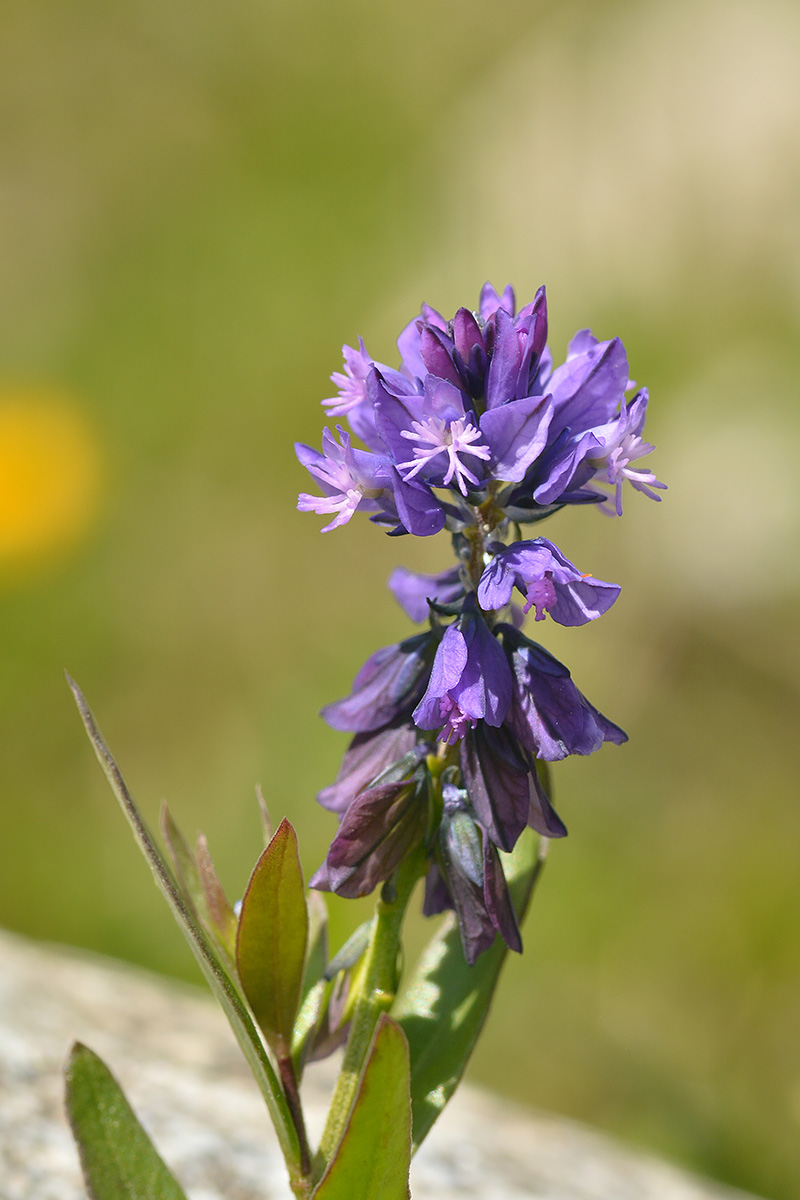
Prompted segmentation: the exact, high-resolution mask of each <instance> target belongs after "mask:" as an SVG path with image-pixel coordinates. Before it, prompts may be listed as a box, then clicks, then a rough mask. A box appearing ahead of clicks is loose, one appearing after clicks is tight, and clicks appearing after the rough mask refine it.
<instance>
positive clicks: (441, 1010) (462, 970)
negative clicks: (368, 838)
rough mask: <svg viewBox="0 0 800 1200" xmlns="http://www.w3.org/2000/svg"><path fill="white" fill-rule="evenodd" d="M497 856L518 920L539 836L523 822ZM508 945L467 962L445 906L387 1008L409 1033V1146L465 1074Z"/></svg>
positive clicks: (536, 865)
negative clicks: (400, 990)
mask: <svg viewBox="0 0 800 1200" xmlns="http://www.w3.org/2000/svg"><path fill="white" fill-rule="evenodd" d="M543 844H544V843H543ZM502 858H503V869H504V872H505V876H506V879H507V880H508V884H509V890H510V892H511V897H512V900H513V902H514V908H515V910H516V913H517V916H518V917H519V920H520V922H521V921H522V918H523V917H524V915H525V912H526V911H527V908H528V904H529V902H530V898H531V895H532V893H533V888H534V885H535V883H536V880H537V878H538V876H539V873H540V871H541V868H542V864H543V861H544V860H543V856H542V854H541V851H540V848H539V839H537V837H536V835H535V834H534V833H533V831H532V830H531V829H526V830H525V831H524V833H523V834H522V835H521V837H520V838H519V840H518V842H517V844H516V846H515V847H514V850H513V852H512V853H511V854H508V855H502ZM507 953H508V948H507V947H506V944H505V942H504V941H503V940H502V938H500V937H497V938H496V939H495V941H494V944H493V945H492V946H490V947H489V949H488V950H485V951H484V953H483V954H481V955H480V957H479V958H478V960H477V962H476V963H475V965H474V966H472V967H470V966H469V965H468V964H467V962H466V960H465V958H464V951H463V949H462V947H461V939H460V937H459V933H458V928H457V926H456V923H455V919H454V916H453V914H452V913H451V914H449V915H448V917H447V918H446V919H445V921H444V923H443V925H442V927H441V929H440V930H439V932H438V933H437V934H436V935H435V936H434V937H433V938H432V939H431V941H430V942H429V944H428V946H427V947H426V949H425V950H424V951H423V953H422V956H421V958H420V960H419V962H418V963H417V966H416V969H415V971H414V974H413V975H412V977H411V979H410V980H409V981H408V984H407V985H406V987H405V988H404V990H403V994H402V996H401V997H400V998H399V1000H398V1001H397V1003H396V1005H395V1007H394V1009H393V1013H392V1015H393V1016H394V1018H395V1020H396V1021H397V1023H398V1024H399V1025H400V1027H401V1028H402V1030H403V1032H404V1033H405V1035H406V1038H407V1040H408V1047H409V1054H410V1057H411V1105H412V1112H413V1143H414V1149H415V1150H416V1149H417V1148H418V1147H419V1146H420V1144H421V1143H422V1142H423V1141H424V1139H425V1137H426V1136H427V1134H428V1133H429V1132H430V1129H431V1126H432V1125H433V1123H434V1122H435V1121H436V1119H437V1117H438V1116H439V1114H440V1113H441V1111H442V1109H443V1108H444V1106H445V1104H446V1103H447V1101H448V1100H449V1099H450V1097H451V1096H452V1094H453V1092H454V1091H455V1089H456V1087H457V1086H458V1083H459V1081H460V1079H461V1076H462V1075H463V1074H464V1070H465V1068H466V1065H467V1063H468V1061H469V1058H470V1055H471V1054H472V1051H473V1049H474V1048H475V1043H476V1042H477V1040H478V1036H479V1035H480V1032H481V1029H482V1028H483V1024H484V1021H485V1020H486V1017H487V1014H488V1012H489V1006H490V1004H491V1000H492V996H493V994H494V990H495V987H496V986H497V981H498V977H499V975H500V969H501V967H502V965H503V963H504V962H505V958H506V954H507Z"/></svg>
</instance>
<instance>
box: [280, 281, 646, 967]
mask: <svg viewBox="0 0 800 1200" xmlns="http://www.w3.org/2000/svg"><path fill="white" fill-rule="evenodd" d="M398 349H399V351H400V358H401V366H400V369H399V370H395V369H393V368H391V367H388V366H384V365H383V364H382V363H378V362H375V361H374V360H373V359H372V358H370V356H369V355H368V353H367V351H366V349H365V347H364V343H363V342H362V341H359V347H358V349H353V348H352V347H350V346H345V347H344V358H345V362H344V372H342V373H338V372H337V373H336V374H334V375H333V376H332V380H333V382H334V383H335V384H336V385H337V387H338V395H337V396H335V397H333V398H331V399H328V400H324V401H323V405H324V406H325V407H326V408H327V410H328V412H329V414H330V415H331V416H334V417H345V418H346V419H347V421H348V423H349V425H350V429H351V431H352V433H353V434H354V435H355V436H356V437H357V438H358V439H359V440H360V441H361V442H362V443H363V444H364V446H366V447H367V449H359V448H357V447H355V446H354V445H353V444H352V443H351V438H350V434H349V433H348V432H346V430H345V429H344V428H342V426H341V425H338V426H337V433H338V439H337V437H335V436H334V435H333V434H332V433H331V432H330V431H329V430H327V429H326V430H325V433H324V434H323V441H322V452H321V453H320V452H319V451H317V450H314V449H312V448H311V447H310V446H305V445H298V446H297V448H296V449H297V455H298V458H299V459H300V462H301V463H302V464H303V466H305V467H306V468H307V470H308V471H309V473H310V474H311V476H312V477H313V479H314V480H315V481H316V483H317V485H318V486H319V488H320V490H321V492H322V493H323V494H322V495H321V496H320V495H310V494H307V493H302V494H301V495H300V497H299V500H298V508H299V509H301V510H302V511H314V512H316V513H319V514H322V515H325V516H326V517H330V518H331V519H330V521H329V522H328V524H327V525H326V526H325V530H329V529H334V528H336V527H337V526H339V525H342V524H344V523H345V522H346V521H349V520H350V518H351V517H352V515H353V513H355V512H356V511H362V512H368V513H370V514H371V520H372V521H373V522H375V523H377V524H379V525H382V526H384V527H386V528H387V530H388V532H389V533H391V534H393V535H395V536H397V535H401V534H414V535H416V536H419V537H428V536H430V535H432V534H435V533H438V532H439V531H440V530H442V529H447V530H448V532H449V533H450V534H451V536H452V541H453V547H454V550H455V555H456V565H455V566H453V567H451V568H449V569H448V570H445V571H443V572H442V573H441V574H439V575H433V576H430V575H418V574H415V573H414V572H411V571H408V570H406V569H405V568H402V567H400V568H397V570H395V571H394V572H393V574H392V576H391V578H390V580H389V586H390V588H391V590H392V592H393V594H394V596H395V597H396V599H397V600H398V602H399V603H400V604H401V606H402V607H403V608H404V610H405V611H406V613H407V614H408V616H409V617H410V618H411V620H412V621H414V622H417V623H421V622H424V621H427V623H428V629H427V631H426V632H424V633H421V634H418V635H416V636H414V637H410V638H408V639H406V640H405V641H403V642H400V643H399V644H398V645H394V646H388V647H385V648H384V649H382V650H379V651H378V652H377V653H376V654H374V655H372V657H371V658H370V659H369V660H368V661H367V662H366V663H365V665H364V666H363V667H362V669H361V671H360V672H359V673H358V675H357V676H356V678H355V680H354V682H353V688H352V692H351V694H350V695H349V696H347V697H346V698H345V699H343V700H340V701H338V702H337V703H334V704H331V705H328V707H327V708H325V709H324V710H323V716H324V717H325V719H326V720H327V721H328V723H329V724H330V725H332V726H333V727H334V728H335V729H340V730H342V731H346V732H349V733H352V734H354V735H355V736H354V738H353V740H352V742H351V744H350V747H349V749H348V750H347V752H346V754H345V757H344V761H343V763H342V767H341V770H340V772H339V775H338V777H337V779H336V781H335V783H333V784H332V785H331V786H330V787H328V788H326V789H325V790H324V791H323V792H321V793H320V796H319V800H320V803H321V804H322V805H323V806H325V807H326V808H329V809H331V810H332V811H334V812H335V813H336V814H337V815H338V816H339V818H340V825H339V830H338V833H337V835H336V837H335V838H334V840H333V843H332V845H331V847H330V850H329V852H328V856H327V859H326V861H325V863H324V864H323V866H322V867H321V868H320V870H319V871H318V872H317V874H316V875H315V877H314V879H313V880H312V883H313V884H314V886H316V887H319V888H323V889H325V888H327V889H330V890H332V891H335V892H337V893H339V894H340V895H345V896H360V895H364V894H366V893H367V892H369V891H371V890H372V889H373V888H374V887H375V886H376V885H377V883H379V882H380V881H382V880H385V879H388V878H389V876H390V875H391V874H392V873H393V872H394V870H395V869H396V868H397V866H398V865H399V863H400V862H401V861H402V860H403V859H404V858H405V857H406V855H408V854H409V853H411V852H412V851H413V850H414V849H415V848H416V847H418V846H420V845H422V846H424V848H425V852H426V855H427V860H428V863H429V866H428V876H427V883H426V893H425V911H426V912H427V913H436V912H440V911H442V910H444V909H445V908H453V909H455V912H456V915H457V918H458V923H459V928H460V931H461V937H462V941H463V945H464V951H465V954H466V956H467V958H468V960H469V961H470V962H474V960H475V958H476V957H477V955H478V954H479V953H481V951H482V950H484V949H486V948H487V947H488V946H489V945H491V943H492V942H493V941H494V938H495V936H496V935H497V934H498V933H499V934H501V935H502V937H503V938H504V939H505V941H506V943H507V944H508V945H509V946H510V947H512V948H514V949H519V948H520V937H519V929H518V926H517V921H516V917H515V914H514V909H513V905H512V903H511V900H510V897H509V893H508V888H507V886H506V882H505V878H504V876H503V869H502V862H501V859H500V856H499V854H498V850H502V851H509V850H511V849H512V848H513V846H514V844H515V842H516V840H517V838H518V837H519V835H520V833H521V832H522V830H523V829H524V828H525V827H526V825H531V826H532V827H533V828H534V829H536V830H537V831H538V832H539V833H540V834H541V835H542V836H544V837H562V836H564V834H565V833H566V829H565V827H564V825H563V823H562V821H561V820H560V818H559V817H558V815H557V814H556V812H555V811H554V809H553V807H552V805H551V804H550V801H549V799H548V796H547V794H546V791H545V788H544V786H543V777H542V773H541V770H540V768H538V767H537V761H538V762H540V763H541V762H543V763H546V762H550V761H554V760H557V759H561V758H564V757H566V756H567V755H569V754H591V753H592V752H593V751H595V750H597V749H598V748H599V747H600V746H601V745H602V744H603V742H605V741H610V742H615V743H617V744H619V743H621V742H624V741H625V740H626V735H625V734H624V733H623V731H622V730H621V729H620V728H619V727H618V726H616V725H614V724H613V723H612V722H611V721H609V720H608V719H607V718H606V717H604V716H603V715H602V713H600V712H598V710H597V709H596V708H594V707H593V706H592V705H591V704H590V703H589V701H588V700H587V699H586V697H585V696H583V695H582V693H581V692H580V691H579V690H578V688H577V687H576V686H575V684H574V683H573V682H572V679H571V677H570V673H569V671H568V670H567V668H566V667H564V666H563V665H562V664H561V663H560V662H558V661H557V660H556V659H555V658H553V656H552V655H551V654H549V653H548V652H547V650H545V649H544V648H543V647H542V646H540V645H538V644H537V643H536V642H533V641H531V640H529V639H528V638H527V637H526V636H525V635H524V634H523V633H522V632H521V627H522V625H523V623H524V619H525V615H526V614H529V613H530V612H531V611H532V612H533V616H534V619H535V621H537V622H538V621H543V620H544V619H545V618H546V617H547V616H549V617H550V618H551V619H552V620H554V621H556V622H558V623H559V624H561V625H569V626H572V625H583V624H585V623H586V622H588V621H592V620H594V619H595V618H597V617H599V616H601V615H602V614H603V613H604V612H605V611H606V610H607V609H608V608H610V606H611V605H612V604H613V603H614V601H615V600H616V598H617V596H618V595H619V588H618V587H617V586H616V585H615V584H612V583H604V582H603V581H602V580H598V579H595V578H594V577H593V576H591V575H587V574H585V573H583V572H581V571H580V570H579V569H578V568H577V567H576V566H575V565H574V564H573V563H572V562H570V561H569V559H567V558H566V557H565V556H564V555H563V554H562V553H561V551H560V550H559V549H558V547H557V546H555V545H554V544H553V543H552V542H550V541H548V540H547V539H545V538H542V537H533V538H527V539H523V538H522V529H521V526H522V525H526V524H533V523H536V522H538V521H540V520H542V519H543V518H545V517H548V516H550V515H551V514H552V513H554V512H556V511H558V510H559V509H560V508H563V507H564V506H565V505H568V504H582V505H587V504H588V505H594V506H596V507H598V508H600V509H601V510H603V511H605V512H608V513H611V514H615V513H616V514H617V515H621V514H622V497H623V483H624V481H625V480H627V481H628V482H629V483H630V484H631V485H632V486H633V487H634V488H636V489H637V490H638V491H641V492H644V494H645V495H647V496H649V497H651V498H652V499H654V500H658V499H660V497H659V496H658V494H657V493H658V491H659V490H660V489H662V488H663V487H664V486H665V485H664V484H663V483H661V482H659V480H658V479H656V477H655V475H653V473H652V472H651V471H649V470H648V469H646V468H642V467H641V465H639V460H641V459H642V458H644V457H645V456H646V455H648V454H649V453H650V452H651V450H652V449H653V447H652V446H651V445H650V444H649V443H647V442H645V441H644V440H643V439H642V436H641V435H642V429H643V426H644V420H645V413H646V409H647V391H646V389H640V390H638V391H635V385H633V384H632V383H631V382H630V381H629V378H628V362H627V357H626V354H625V350H624V347H623V345H622V343H621V342H620V341H619V339H618V338H614V339H612V340H611V341H607V342H601V341H598V340H597V338H595V337H594V336H593V335H592V333H590V332H589V330H583V331H582V332H580V333H578V334H576V336H575V337H574V338H573V339H572V341H571V342H570V345H569V348H568V351H567V358H566V361H565V362H564V363H563V364H562V365H561V366H559V367H557V368H556V369H555V370H554V369H553V366H552V357H551V355H550V352H549V350H548V347H547V304H546V298H545V292H544V289H543V288H541V289H540V290H539V292H538V293H537V294H536V297H535V299H534V300H533V302H532V303H530V304H528V305H526V306H525V307H524V308H523V309H521V310H520V312H519V313H517V312H516V308H515V298H514V292H513V290H512V289H511V288H510V287H507V288H506V289H505V291H504V292H503V294H502V295H498V294H497V292H496V291H495V290H494V288H492V287H491V285H490V284H488V283H487V284H486V285H485V286H484V288H483V290H482V292H481V297H480V304H479V306H478V309H477V311H476V312H470V311H469V310H468V309H466V308H461V309H459V310H458V312H457V313H456V315H455V317H453V319H452V320H451V321H447V320H445V319H444V318H443V317H442V316H441V315H440V314H439V313H438V312H436V310H435V309H432V308H430V307H429V306H427V305H424V306H423V308H422V315H421V317H420V318H418V319H416V320H415V321H412V322H411V323H410V324H409V325H408V326H407V327H406V329H405V330H404V331H403V333H402V334H401V335H400V338H399V339H398ZM629 393H633V394H632V395H631V396H630V398H629V399H628V398H627V397H628V395H629ZM514 535H516V536H514ZM515 592H516V593H518V594H519V595H520V596H521V597H522V600H523V602H522V605H521V606H520V605H518V604H517V603H515V602H514V599H513V597H514V594H515Z"/></svg>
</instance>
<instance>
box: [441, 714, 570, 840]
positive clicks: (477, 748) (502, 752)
mask: <svg viewBox="0 0 800 1200" xmlns="http://www.w3.org/2000/svg"><path fill="white" fill-rule="evenodd" d="M459 766H460V768H461V782H462V785H463V787H464V789H465V790H466V793H467V795H468V796H469V800H470V804H471V806H472V809H473V811H474V813H475V817H476V819H477V820H478V821H479V822H480V824H481V826H482V828H483V829H484V830H485V832H486V834H487V836H488V837H489V840H490V841H492V842H493V843H494V845H495V846H498V847H499V848H500V849H501V850H513V848H514V846H515V845H516V841H517V838H518V837H519V835H520V834H521V833H522V831H523V829H524V828H525V826H526V825H532V826H533V828H534V829H536V830H537V831H538V832H539V833H543V834H544V835H545V836H546V837H565V836H566V833H567V830H566V827H565V826H564V824H563V822H562V821H561V819H560V817H559V816H558V814H557V813H556V812H555V810H554V809H553V808H552V807H551V805H550V801H549V799H548V797H547V794H546V793H545V791H544V789H543V788H542V786H541V782H540V780H539V777H538V775H537V772H536V767H535V766H534V764H533V762H532V761H531V759H530V757H529V756H528V755H527V754H526V753H525V752H524V751H523V750H522V749H521V747H520V746H519V744H518V743H517V740H516V738H515V737H514V736H513V735H512V734H511V732H510V731H509V730H508V729H506V728H505V727H504V728H502V729H491V728H489V726H487V725H483V724H480V725H478V726H477V727H476V728H475V729H474V730H471V729H468V730H467V731H466V733H465V735H464V737H463V739H462V741H461V744H460V746H459Z"/></svg>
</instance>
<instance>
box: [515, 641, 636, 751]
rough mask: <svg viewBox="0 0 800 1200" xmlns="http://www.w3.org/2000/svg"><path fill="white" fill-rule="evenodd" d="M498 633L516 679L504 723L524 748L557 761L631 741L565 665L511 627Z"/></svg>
mask: <svg viewBox="0 0 800 1200" xmlns="http://www.w3.org/2000/svg"><path fill="white" fill-rule="evenodd" d="M497 631H498V633H499V634H500V636H501V637H502V642H503V649H504V650H505V652H506V655H507V657H508V663H509V665H510V667H511V673H512V676H513V681H514V682H513V687H512V696H511V702H510V704H509V709H508V716H507V718H506V724H507V726H508V728H509V729H510V730H511V731H512V732H513V733H514V735H515V736H516V737H517V738H518V739H519V741H520V742H521V743H522V745H523V746H524V747H525V749H527V750H529V751H531V753H532V754H535V755H536V757H537V758H543V759H545V760H546V761H548V762H555V761H556V760H558V759H561V758H566V757H567V755H568V754H593V753H594V751H595V750H599V749H600V747H601V746H602V744H603V742H614V743H615V744H616V745H621V744H622V743H623V742H627V740H628V735H627V734H626V733H625V732H624V731H623V730H622V729H620V728H619V726H618V725H615V724H614V723H613V721H609V719H608V718H607V717H604V716H603V714H602V713H601V712H598V710H597V709H596V708H595V707H594V706H593V705H592V704H590V703H589V701H588V700H587V699H586V697H585V696H584V695H583V694H582V693H581V692H579V691H578V689H577V688H576V686H575V684H574V683H573V682H572V677H571V676H570V673H569V671H568V670H567V668H566V667H565V666H564V664H563V663H560V662H559V661H558V659H557V658H554V657H553V655H552V654H549V653H548V652H547V650H545V649H544V647H543V646H539V645H537V643H536V642H531V641H529V640H528V638H526V637H525V636H524V634H522V633H520V631H519V630H518V629H515V628H514V626H513V625H500V626H498V627H497Z"/></svg>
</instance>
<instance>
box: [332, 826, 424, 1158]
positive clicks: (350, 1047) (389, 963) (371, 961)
mask: <svg viewBox="0 0 800 1200" xmlns="http://www.w3.org/2000/svg"><path fill="white" fill-rule="evenodd" d="M423 870H424V852H423V850H422V847H421V846H420V848H419V851H418V853H416V854H412V855H411V857H410V858H409V859H407V860H406V861H405V862H404V863H403V864H402V865H401V866H400V867H399V868H398V870H397V874H396V875H395V876H394V877H393V879H391V880H389V881H388V882H387V883H385V884H384V886H383V888H382V890H381V895H380V899H379V900H378V905H377V909H376V913H375V923H374V926H373V930H372V936H371V938H370V942H369V946H368V947H367V958H366V963H365V968H364V974H363V977H362V978H363V982H362V985H361V989H360V995H359V997H358V999H357V1001H356V1006H355V1010H354V1012H353V1021H352V1024H351V1026H350V1036H349V1037H348V1039H347V1047H346V1049H345V1053H344V1061H343V1063H342V1069H341V1072H340V1074H339V1078H338V1080H337V1082H336V1089H335V1091H334V1093H333V1099H332V1100H331V1106H330V1110H329V1112H328V1120H327V1123H326V1125H325V1132H324V1133H323V1135H322V1141H321V1142H320V1147H319V1152H318V1154H317V1157H316V1162H315V1178H319V1177H320V1176H321V1175H322V1174H323V1172H324V1170H325V1168H326V1167H327V1165H328V1163H329V1162H330V1161H331V1159H332V1158H333V1156H334V1154H335V1153H336V1148H337V1146H338V1145H339V1142H340V1141H341V1138H342V1134H343V1133H344V1130H345V1126H346V1124H347V1120H348V1118H349V1116H350V1111H351V1109H352V1107H353V1102H354V1100H355V1097H356V1092H357V1090H358V1082H359V1079H360V1078H361V1073H362V1071H363V1069H364V1064H365V1062H366V1059H367V1054H368V1053H369V1048H370V1046H371V1045H372V1039H373V1036H374V1034H375V1028H376V1026H377V1024H378V1020H379V1019H380V1016H381V1013H384V1012H388V1010H389V1009H390V1008H391V1006H392V1003H393V1001H394V998H395V993H396V991H397V983H398V978H397V976H398V971H397V960H398V956H399V953H400V947H401V939H400V935H401V931H402V927H403V918H404V916H405V912H406V908H407V907H408V901H409V899H410V897H411V893H412V891H413V890H414V885H415V883H416V882H417V880H418V879H419V878H420V877H421V875H422V873H423Z"/></svg>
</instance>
